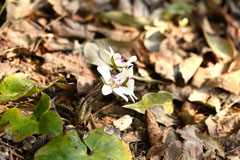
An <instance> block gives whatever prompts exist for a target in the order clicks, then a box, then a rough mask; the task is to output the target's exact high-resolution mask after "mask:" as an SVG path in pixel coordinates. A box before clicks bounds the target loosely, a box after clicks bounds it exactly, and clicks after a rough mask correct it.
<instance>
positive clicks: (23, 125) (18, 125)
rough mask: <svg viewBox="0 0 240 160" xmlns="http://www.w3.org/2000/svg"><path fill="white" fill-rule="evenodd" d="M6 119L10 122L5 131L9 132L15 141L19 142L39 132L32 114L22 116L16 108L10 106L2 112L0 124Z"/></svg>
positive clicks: (5, 121)
mask: <svg viewBox="0 0 240 160" xmlns="http://www.w3.org/2000/svg"><path fill="white" fill-rule="evenodd" d="M8 121H10V124H9V125H7V126H6V128H5V132H6V133H7V134H9V135H10V136H11V137H12V138H13V140H14V141H15V142H19V141H21V140H23V139H25V138H27V137H28V136H30V135H32V134H34V133H39V128H38V122H37V120H36V118H33V117H32V116H26V117H22V116H21V114H20V112H19V109H17V108H11V109H9V110H7V111H6V112H5V113H4V114H3V116H2V118H1V122H0V126H2V125H3V124H5V123H7V122H8Z"/></svg>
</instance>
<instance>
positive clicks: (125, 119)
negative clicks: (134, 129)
mask: <svg viewBox="0 0 240 160" xmlns="http://www.w3.org/2000/svg"><path fill="white" fill-rule="evenodd" d="M132 120H133V117H131V116H129V115H124V116H122V117H120V118H119V119H117V120H115V121H113V125H114V126H115V127H116V128H119V129H120V131H123V130H125V129H127V128H128V127H130V125H131V124H132Z"/></svg>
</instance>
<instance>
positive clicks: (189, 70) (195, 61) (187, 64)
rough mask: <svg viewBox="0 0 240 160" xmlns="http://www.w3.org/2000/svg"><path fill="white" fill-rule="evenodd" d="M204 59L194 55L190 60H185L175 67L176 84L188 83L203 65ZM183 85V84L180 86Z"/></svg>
mask: <svg viewBox="0 0 240 160" xmlns="http://www.w3.org/2000/svg"><path fill="white" fill-rule="evenodd" d="M202 61H203V58H202V57H200V56H197V55H193V56H191V57H190V58H187V59H185V60H184V61H183V62H182V63H180V64H179V65H177V66H175V67H174V70H175V71H174V75H175V80H176V82H178V81H179V80H180V81H183V82H182V83H184V84H185V83H187V82H188V81H189V80H190V79H191V78H192V77H193V75H194V74H195V72H196V71H197V69H198V68H199V66H200V65H201V63H202ZM180 85H181V84H180Z"/></svg>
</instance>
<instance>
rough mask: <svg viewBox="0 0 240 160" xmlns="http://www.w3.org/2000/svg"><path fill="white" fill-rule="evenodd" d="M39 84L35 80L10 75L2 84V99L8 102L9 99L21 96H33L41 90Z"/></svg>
mask: <svg viewBox="0 0 240 160" xmlns="http://www.w3.org/2000/svg"><path fill="white" fill-rule="evenodd" d="M37 86H39V84H37V83H36V82H35V81H33V80H29V79H25V78H21V77H16V76H14V75H10V76H8V77H6V78H4V80H3V81H2V83H1V84H0V93H1V94H0V100H1V101H2V102H4V103H5V102H7V101H8V100H17V99H19V98H21V97H26V96H31V95H33V94H35V93H38V92H39V89H38V87H37Z"/></svg>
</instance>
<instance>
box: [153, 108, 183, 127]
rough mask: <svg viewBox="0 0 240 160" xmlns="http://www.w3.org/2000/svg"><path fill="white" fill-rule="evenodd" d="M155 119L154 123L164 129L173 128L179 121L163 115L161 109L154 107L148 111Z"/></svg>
mask: <svg viewBox="0 0 240 160" xmlns="http://www.w3.org/2000/svg"><path fill="white" fill-rule="evenodd" d="M149 110H150V111H151V112H152V113H153V114H154V115H155V117H156V121H157V122H158V123H161V124H163V125H165V126H166V127H170V126H175V125H177V124H179V121H178V120H177V119H175V118H173V117H170V116H169V115H168V114H166V113H164V111H163V109H162V108H161V107H154V108H150V109H149Z"/></svg>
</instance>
